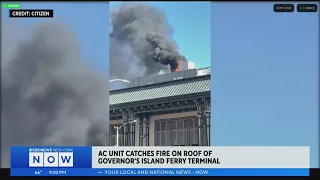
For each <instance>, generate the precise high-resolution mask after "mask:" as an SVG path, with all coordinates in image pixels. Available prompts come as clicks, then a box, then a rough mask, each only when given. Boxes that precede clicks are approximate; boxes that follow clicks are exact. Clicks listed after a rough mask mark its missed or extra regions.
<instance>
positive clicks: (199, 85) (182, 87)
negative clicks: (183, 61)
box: [109, 75, 211, 106]
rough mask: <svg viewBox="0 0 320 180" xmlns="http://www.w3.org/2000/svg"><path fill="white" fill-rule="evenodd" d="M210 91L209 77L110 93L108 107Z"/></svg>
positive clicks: (198, 77)
mask: <svg viewBox="0 0 320 180" xmlns="http://www.w3.org/2000/svg"><path fill="white" fill-rule="evenodd" d="M210 91H211V80H210V75H205V76H197V77H194V78H188V79H181V80H174V81H169V82H164V83H159V84H152V85H146V86H140V87H132V88H126V89H121V90H114V91H110V96H109V104H110V106H115V105H120V104H125V103H134V102H139V101H148V100H156V99H162V98H168V97H176V96H181V95H193V94H197V93H205V92H210Z"/></svg>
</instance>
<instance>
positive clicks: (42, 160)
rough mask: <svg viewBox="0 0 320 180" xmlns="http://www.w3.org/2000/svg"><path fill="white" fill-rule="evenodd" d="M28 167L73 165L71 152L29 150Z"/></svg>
mask: <svg viewBox="0 0 320 180" xmlns="http://www.w3.org/2000/svg"><path fill="white" fill-rule="evenodd" d="M29 167H73V152H29Z"/></svg>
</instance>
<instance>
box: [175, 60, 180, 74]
mask: <svg viewBox="0 0 320 180" xmlns="http://www.w3.org/2000/svg"><path fill="white" fill-rule="evenodd" d="M177 64H178V65H177V67H176V68H175V69H174V72H178V71H179V66H180V64H179V61H177Z"/></svg>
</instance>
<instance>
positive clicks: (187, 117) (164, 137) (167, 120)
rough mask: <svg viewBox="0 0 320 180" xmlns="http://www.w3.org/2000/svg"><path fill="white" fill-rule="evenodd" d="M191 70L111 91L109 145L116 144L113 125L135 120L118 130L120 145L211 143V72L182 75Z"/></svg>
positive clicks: (205, 144) (137, 82) (139, 81)
mask: <svg viewBox="0 0 320 180" xmlns="http://www.w3.org/2000/svg"><path fill="white" fill-rule="evenodd" d="M195 70H196V69H195ZM190 72H191V71H190ZM190 72H187V71H184V72H183V71H182V72H177V73H169V76H170V77H166V78H167V79H169V80H162V81H161V80H160V81H159V80H158V81H157V80H154V79H155V78H154V77H153V78H152V79H151V80H150V78H149V80H148V78H144V79H137V80H135V81H133V83H136V84H139V83H140V85H133V87H130V88H125V89H119V90H114V91H110V95H109V105H110V130H109V134H110V136H109V137H110V139H109V143H110V145H111V146H114V145H116V128H115V127H119V126H121V125H123V124H124V123H126V122H129V121H132V120H136V123H128V124H126V125H125V126H123V127H122V128H121V129H120V130H119V146H210V129H211V123H210V120H211V119H210V100H211V99H210V94H211V80H210V71H209V73H205V74H202V75H196V76H193V75H191V76H190V77H188V75H187V76H186V77H182V78H181V76H185V75H181V74H186V73H189V75H190ZM198 74H199V73H198ZM160 76H161V75H159V76H157V77H156V78H159V77H160ZM166 76H168V75H166ZM163 77H165V76H163ZM163 77H161V78H162V79H165V78H163ZM179 77H180V78H179ZM142 81H145V82H142ZM148 81H149V82H148ZM151 81H153V82H151ZM150 82H151V83H150Z"/></svg>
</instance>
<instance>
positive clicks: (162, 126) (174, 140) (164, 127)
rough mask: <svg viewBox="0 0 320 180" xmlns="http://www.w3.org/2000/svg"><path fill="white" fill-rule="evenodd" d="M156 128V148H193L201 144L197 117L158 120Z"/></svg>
mask: <svg viewBox="0 0 320 180" xmlns="http://www.w3.org/2000/svg"><path fill="white" fill-rule="evenodd" d="M155 126H156V127H155V130H156V132H155V145H156V146H193V145H197V144H199V143H198V120H197V118H196V117H186V118H181V119H167V120H157V121H156V123H155Z"/></svg>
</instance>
